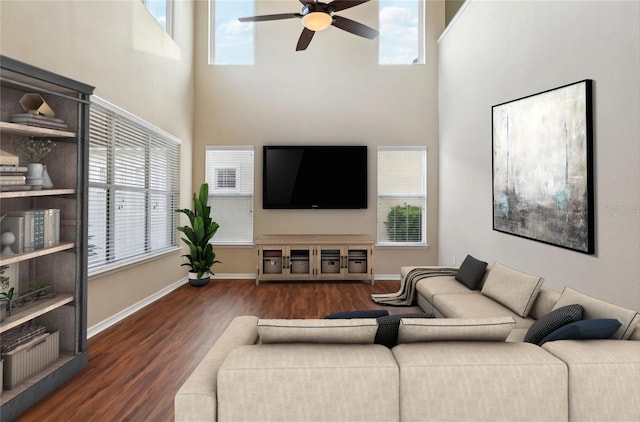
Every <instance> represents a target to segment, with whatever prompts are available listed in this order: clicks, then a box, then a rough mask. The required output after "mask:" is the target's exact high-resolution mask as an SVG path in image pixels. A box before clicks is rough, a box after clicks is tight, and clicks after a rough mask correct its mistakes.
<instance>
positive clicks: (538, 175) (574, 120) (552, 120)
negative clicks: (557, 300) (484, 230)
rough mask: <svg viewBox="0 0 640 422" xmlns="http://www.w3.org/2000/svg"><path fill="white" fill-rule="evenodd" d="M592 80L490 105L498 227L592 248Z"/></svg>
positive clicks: (495, 222) (564, 244)
mask: <svg viewBox="0 0 640 422" xmlns="http://www.w3.org/2000/svg"><path fill="white" fill-rule="evenodd" d="M591 102H592V81H591V80H583V81H579V82H575V83H573V84H569V85H565V86H562V87H559V88H554V89H551V90H548V91H544V92H541V93H538V94H534V95H530V96H527V97H524V98H519V99H517V100H513V101H509V102H506V103H502V104H498V105H495V106H493V107H492V119H493V122H492V125H493V229H494V230H496V231H500V232H504V233H509V234H512V235H515V236H520V237H524V238H527V239H533V240H536V241H539V242H543V243H547V244H551V245H555V246H559V247H562V248H566V249H571V250H574V251H578V252H582V253H586V254H593V253H594V251H595V245H594V214H593V212H594V211H593V209H594V200H593V180H592V179H593V153H592V149H593V123H592V104H591Z"/></svg>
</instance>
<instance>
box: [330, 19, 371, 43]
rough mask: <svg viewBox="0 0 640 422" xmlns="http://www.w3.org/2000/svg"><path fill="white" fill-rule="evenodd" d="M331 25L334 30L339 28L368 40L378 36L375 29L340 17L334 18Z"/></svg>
mask: <svg viewBox="0 0 640 422" xmlns="http://www.w3.org/2000/svg"><path fill="white" fill-rule="evenodd" d="M331 25H333V26H335V27H336V28H340V29H342V30H343V31H347V32H351V33H352V34H355V35H358V36H360V37H364V38H368V39H370V40H372V39H374V38H375V37H377V36H378V31H376V30H375V29H373V28H370V27H368V26H367V25H363V24H361V23H358V22H356V21H352V20H351V19H347V18H343V17H342V16H334V17H333V23H332V24H331Z"/></svg>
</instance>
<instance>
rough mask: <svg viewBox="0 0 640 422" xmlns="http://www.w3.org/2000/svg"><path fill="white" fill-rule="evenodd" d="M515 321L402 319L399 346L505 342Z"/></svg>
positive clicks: (493, 318)
mask: <svg viewBox="0 0 640 422" xmlns="http://www.w3.org/2000/svg"><path fill="white" fill-rule="evenodd" d="M515 323H516V321H515V320H514V319H513V318H512V317H491V318H433V319H417V318H403V319H402V320H401V321H400V327H399V329H398V344H400V343H418V342H427V341H454V340H458V341H460V340H464V341H505V339H506V338H507V336H508V335H509V333H510V332H511V329H512V328H513V326H514V325H515Z"/></svg>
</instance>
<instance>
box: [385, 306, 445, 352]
mask: <svg viewBox="0 0 640 422" xmlns="http://www.w3.org/2000/svg"><path fill="white" fill-rule="evenodd" d="M433 316H434V315H433V314H424V313H415V314H396V315H388V316H383V317H379V318H376V320H377V322H378V331H377V332H376V337H375V339H374V341H373V342H374V343H375V344H382V345H383V346H387V347H388V348H389V349H391V348H392V347H394V346H395V345H397V344H398V329H399V327H400V320H401V319H402V318H433Z"/></svg>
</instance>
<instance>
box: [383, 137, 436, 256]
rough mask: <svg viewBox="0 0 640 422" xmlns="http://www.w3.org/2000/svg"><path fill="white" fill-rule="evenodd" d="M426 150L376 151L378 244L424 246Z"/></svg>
mask: <svg viewBox="0 0 640 422" xmlns="http://www.w3.org/2000/svg"><path fill="white" fill-rule="evenodd" d="M426 209H427V149H426V147H379V148H378V223H377V226H378V244H381V245H422V246H424V245H426V239H427V236H426V221H427V218H426V217H427V216H426Z"/></svg>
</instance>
